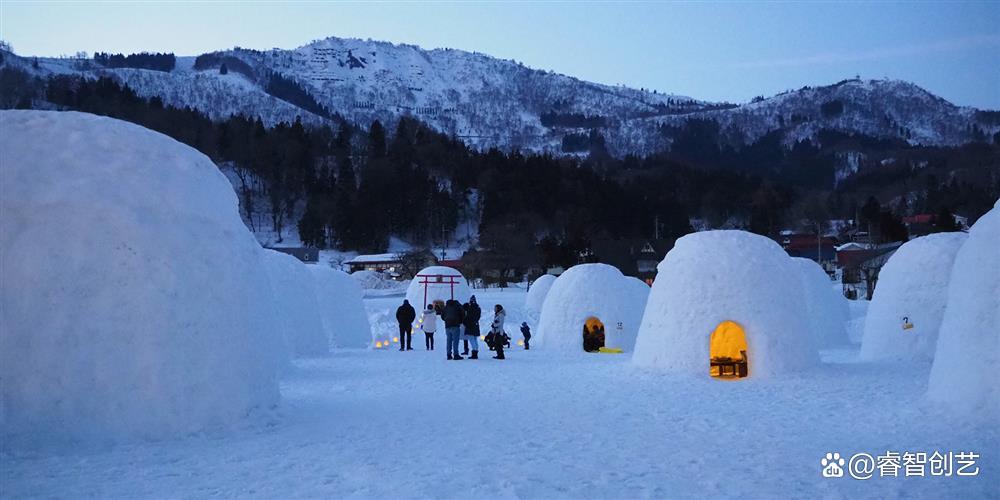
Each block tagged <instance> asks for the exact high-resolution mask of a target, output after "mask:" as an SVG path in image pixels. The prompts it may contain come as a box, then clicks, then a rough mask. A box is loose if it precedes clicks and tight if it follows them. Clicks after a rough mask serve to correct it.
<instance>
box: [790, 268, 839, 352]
mask: <svg viewBox="0 0 1000 500" xmlns="http://www.w3.org/2000/svg"><path fill="white" fill-rule="evenodd" d="M792 263H793V265H794V266H795V268H796V269H798V271H799V280H800V282H801V284H802V296H803V298H804V299H805V301H806V314H807V315H808V318H809V326H810V331H811V332H812V334H813V335H814V336H815V341H816V345H817V347H820V348H829V347H837V346H842V345H846V344H848V342H849V341H848V336H847V320H848V317H849V313H848V310H847V299H845V298H844V296H843V295H841V294H840V293H838V292H837V290H835V289H834V287H833V282H832V281H831V280H830V276H829V275H827V274H826V271H824V270H823V268H822V267H820V265H819V264H817V263H816V262H815V261H813V260H811V259H806V258H803V257H792Z"/></svg>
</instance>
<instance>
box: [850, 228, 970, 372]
mask: <svg viewBox="0 0 1000 500" xmlns="http://www.w3.org/2000/svg"><path fill="white" fill-rule="evenodd" d="M965 240H966V235H965V233H939V234H931V235H928V236H922V237H920V238H916V239H913V240H910V241H908V242H906V243H904V244H903V245H902V246H901V247H899V249H898V250H896V253H894V254H892V257H890V258H889V261H888V262H886V263H885V265H884V266H882V270H881V271H880V272H879V277H878V284H877V285H876V286H875V293H874V295H872V300H871V304H870V305H869V307H868V316H867V317H866V318H865V330H864V336H863V337H862V339H861V359H863V360H866V361H875V360H891V361H930V360H931V359H933V357H934V350H935V349H936V348H937V339H938V329H939V328H940V326H941V320H942V319H943V318H944V310H945V305H946V303H947V301H948V282H949V281H950V280H951V271H952V267H953V266H954V263H955V255H956V254H957V253H958V250H959V248H961V246H962V244H963V243H965Z"/></svg>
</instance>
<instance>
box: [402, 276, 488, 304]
mask: <svg viewBox="0 0 1000 500" xmlns="http://www.w3.org/2000/svg"><path fill="white" fill-rule="evenodd" d="M470 296H472V289H471V288H469V282H468V281H466V280H465V277H464V276H462V273H460V272H458V271H457V270H455V269H452V268H450V267H445V266H430V267H425V268H424V269H421V270H420V272H419V273H417V274H416V276H414V277H413V279H412V280H410V286H409V287H407V288H406V300H409V301H410V305H411V306H413V308H414V309H416V310H417V311H421V310H423V309H426V308H427V304H430V303H433V302H434V301H435V300H440V301H442V302H446V301H448V300H449V299H451V298H454V299H455V300H457V301H459V302H461V303H463V304H464V303H465V302H468V300H469V297H470Z"/></svg>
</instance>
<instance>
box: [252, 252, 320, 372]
mask: <svg viewBox="0 0 1000 500" xmlns="http://www.w3.org/2000/svg"><path fill="white" fill-rule="evenodd" d="M264 257H265V259H264V262H265V264H266V266H267V271H268V276H269V278H270V280H271V291H272V292H271V293H272V295H273V297H274V299H273V300H274V307H275V309H276V314H277V317H278V318H280V320H279V321H278V330H277V331H276V332H275V333H276V334H277V335H278V336H279V337H280V338H281V340H282V343H283V344H284V346H285V353H284V355H283V356H282V357H283V358H285V359H286V360H288V359H290V358H291V357H292V356H294V357H316V356H325V355H327V354H329V353H330V345H329V341H328V340H327V336H326V330H325V329H324V328H323V319H322V318H321V317H320V310H319V302H318V301H317V296H316V283H315V280H314V279H313V276H312V273H311V272H310V271H309V269H308V268H307V267H306V265H305V264H303V263H302V261H300V260H299V259H296V258H295V257H293V256H291V255H288V254H285V253H281V252H276V251H274V250H265V251H264ZM286 364H287V361H286Z"/></svg>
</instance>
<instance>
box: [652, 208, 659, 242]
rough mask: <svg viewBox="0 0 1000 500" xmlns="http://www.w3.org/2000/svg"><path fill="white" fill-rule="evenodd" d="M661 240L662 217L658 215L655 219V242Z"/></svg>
mask: <svg viewBox="0 0 1000 500" xmlns="http://www.w3.org/2000/svg"><path fill="white" fill-rule="evenodd" d="M659 239H660V215H659V214H656V215H655V216H654V217H653V240H654V241H656V240H659Z"/></svg>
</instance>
